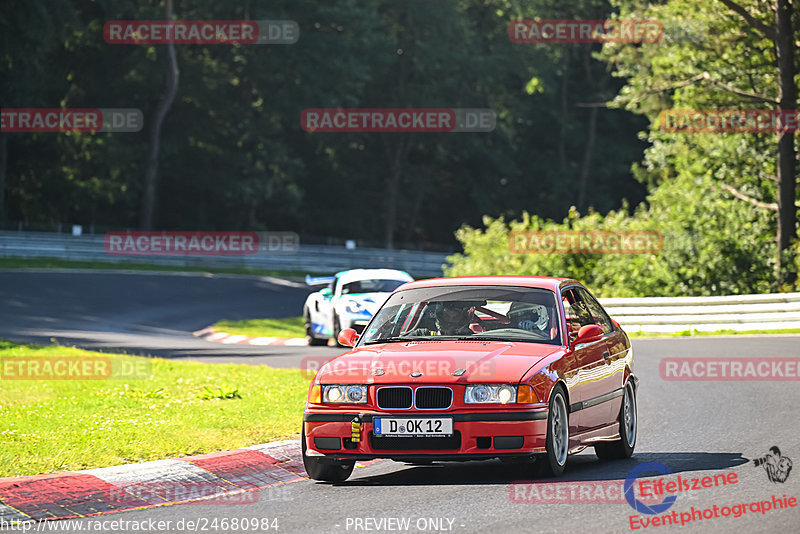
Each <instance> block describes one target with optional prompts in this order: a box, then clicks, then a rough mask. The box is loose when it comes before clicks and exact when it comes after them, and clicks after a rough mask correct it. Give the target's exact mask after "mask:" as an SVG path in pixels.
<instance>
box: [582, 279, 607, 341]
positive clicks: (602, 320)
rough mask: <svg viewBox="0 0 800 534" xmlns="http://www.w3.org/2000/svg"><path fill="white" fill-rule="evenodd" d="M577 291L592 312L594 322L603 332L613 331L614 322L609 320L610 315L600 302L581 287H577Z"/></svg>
mask: <svg viewBox="0 0 800 534" xmlns="http://www.w3.org/2000/svg"><path fill="white" fill-rule="evenodd" d="M578 293H579V294H580V296H581V297H582V300H583V301H584V302H585V303H586V307H587V308H588V309H589V313H591V314H592V321H593V322H594V323H595V324H599V325H600V326H601V327H602V328H603V333H604V334H609V333H611V332H613V331H614V324H613V323H612V322H611V317H609V316H608V314H607V313H606V312H605V310H604V309H603V307H602V306H601V305H600V303H599V302H597V300H595V298H594V297H593V296H591V295H590V294H589V292H588V291H586V290H585V289H583V288H579V289H578Z"/></svg>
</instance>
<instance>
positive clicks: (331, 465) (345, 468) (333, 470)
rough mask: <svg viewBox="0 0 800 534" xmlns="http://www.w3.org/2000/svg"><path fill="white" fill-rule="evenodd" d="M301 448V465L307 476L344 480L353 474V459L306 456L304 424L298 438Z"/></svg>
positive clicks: (327, 480) (326, 480)
mask: <svg viewBox="0 0 800 534" xmlns="http://www.w3.org/2000/svg"><path fill="white" fill-rule="evenodd" d="M300 442H301V446H302V449H303V466H304V467H305V468H306V473H308V476H309V478H311V479H312V480H321V481H323V482H344V481H345V480H347V479H348V478H350V475H351V474H353V468H354V467H355V466H356V462H355V460H332V459H330V458H325V457H324V456H307V455H306V451H307V450H308V448H307V447H306V425H305V424H303V434H302V438H301V440H300Z"/></svg>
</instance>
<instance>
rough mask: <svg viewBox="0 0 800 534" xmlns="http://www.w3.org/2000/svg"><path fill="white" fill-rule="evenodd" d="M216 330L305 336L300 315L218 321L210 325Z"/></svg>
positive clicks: (259, 335) (243, 333) (250, 333)
mask: <svg viewBox="0 0 800 534" xmlns="http://www.w3.org/2000/svg"><path fill="white" fill-rule="evenodd" d="M211 328H213V329H214V330H216V331H217V332H225V333H226V334H234V335H239V336H250V337H305V336H306V330H305V327H304V326H303V318H302V317H287V318H285V319H248V320H246V321H224V320H223V321H220V322H218V323H217V324H215V325H214V326H212V327H211Z"/></svg>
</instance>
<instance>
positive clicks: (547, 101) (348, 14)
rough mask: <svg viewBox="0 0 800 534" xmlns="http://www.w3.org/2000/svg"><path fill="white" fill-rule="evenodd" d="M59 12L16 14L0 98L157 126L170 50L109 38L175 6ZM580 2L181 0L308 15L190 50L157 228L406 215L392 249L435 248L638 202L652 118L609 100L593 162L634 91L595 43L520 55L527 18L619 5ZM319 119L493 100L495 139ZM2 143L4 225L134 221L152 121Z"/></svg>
mask: <svg viewBox="0 0 800 534" xmlns="http://www.w3.org/2000/svg"><path fill="white" fill-rule="evenodd" d="M47 4H48V5H47V8H45V7H43V6H42V5H40V3H38V2H27V1H22V0H11V1H10V2H6V3H5V4H4V7H3V10H2V13H0V35H2V36H3V38H2V39H3V41H2V43H3V44H2V47H1V48H0V60H1V61H0V77H2V79H3V81H4V82H3V84H2V87H0V104H2V106H3V107H59V106H62V105H63V106H65V107H120V108H121V107H132V108H140V109H142V110H143V112H144V114H145V122H146V124H147V123H148V121H149V120H150V119H151V118H152V115H153V112H154V109H155V108H156V105H157V103H158V101H159V98H160V97H161V95H162V94H163V92H164V90H165V75H164V69H165V65H166V57H165V55H166V48H165V46H163V45H110V44H107V43H106V42H105V41H104V40H103V36H102V28H103V24H104V22H105V21H108V20H117V19H158V18H162V17H163V8H162V2H161V1H160V0H149V1H144V2H142V1H133V0H114V1H109V2H87V1H79V0H56V1H54V2H48V3H47ZM571 4H572V5H571V7H566V6H563V5H562V2H558V1H554V0H548V1H545V0H537V1H533V2H532V1H529V0H524V1H523V0H513V1H496V0H451V1H442V2H440V1H436V2H430V1H428V0H408V1H403V2H391V1H387V0H372V1H370V2H357V1H353V0H345V1H339V2H335V3H334V2H324V1H321V0H278V1H270V2H267V1H255V0H254V1H250V2H231V3H228V2H212V1H210V0H197V1H193V2H176V3H175V16H176V17H177V18H179V19H212V20H213V19H217V20H219V19H242V18H248V19H253V20H264V19H272V20H275V19H291V20H296V21H297V22H298V24H299V26H300V39H299V41H298V42H297V43H296V44H294V45H291V46H282V45H274V46H253V45H207V46H201V45H180V46H176V50H177V54H178V66H179V68H180V83H179V88H178V95H177V98H176V100H175V102H174V103H173V105H172V107H171V109H170V111H169V112H168V114H167V117H166V121H165V123H164V129H163V132H162V142H161V155H160V165H159V189H158V202H157V206H156V227H157V228H163V229H226V230H234V229H248V230H259V229H262V230H263V229H269V230H292V231H296V232H298V233H300V234H301V235H306V236H307V235H319V236H334V237H340V238H356V239H360V240H362V242H370V241H371V242H373V243H380V244H382V243H385V242H387V237H388V236H387V226H388V222H387V220H386V219H387V218H386V216H385V214H386V213H387V212H388V211H389V210H388V206H389V205H390V204H394V205H395V206H396V216H395V219H396V220H395V221H394V223H393V224H392V225H391V237H392V239H393V240H394V241H395V243H396V244H408V245H410V246H423V245H425V244H436V243H438V244H448V243H450V244H455V242H454V240H453V232H454V231H455V230H456V229H457V228H458V227H459V226H461V224H462V223H470V224H473V225H475V224H478V223H479V222H480V220H481V215H482V214H484V213H487V214H494V215H504V216H506V217H515V216H519V214H520V213H521V212H522V211H523V210H529V211H531V212H536V213H538V214H540V215H542V216H546V217H562V216H563V215H564V214H565V213H566V212H567V210H568V209H569V206H570V205H572V204H576V205H577V206H578V207H579V208H581V209H585V208H587V207H588V206H589V204H592V205H593V206H594V207H595V208H596V209H598V210H600V211H603V212H605V211H608V210H610V209H613V208H615V207H618V206H619V205H620V202H621V199H623V198H627V199H629V200H630V202H631V203H632V204H633V205H635V204H637V203H638V202H640V201H641V200H642V199H643V198H644V194H645V187H644V186H643V185H642V184H640V183H638V182H637V181H636V180H635V179H634V178H633V176H632V173H631V172H630V165H631V164H632V163H633V162H635V161H638V160H639V159H640V158H641V151H642V149H643V148H644V146H645V144H644V143H643V141H641V140H639V139H637V137H636V131H637V130H639V129H641V128H642V127H643V126H644V124H645V122H644V121H643V120H642V119H641V118H640V117H637V116H635V115H634V114H632V113H629V112H626V111H624V110H611V109H597V108H595V109H596V111H595V113H597V124H596V131H595V134H596V139H597V141H596V143H595V145H594V148H593V150H591V151H587V150H586V148H587V135H588V134H589V128H588V125H589V119H590V116H591V114H592V111H591V108H588V107H584V105H585V104H587V103H597V102H604V101H607V100H609V99H610V98H612V97H613V95H614V94H615V93H616V91H617V89H619V88H620V87H621V83H622V82H621V81H620V80H616V79H614V78H613V77H612V76H611V73H610V72H608V70H607V68H606V66H605V65H604V64H603V63H601V62H599V61H596V60H593V59H592V58H591V53H592V51H593V50H596V49H597V47H596V46H595V47H594V48H592V47H591V46H583V45H581V46H566V47H562V46H556V47H554V46H552V45H545V44H539V45H528V44H516V43H512V42H511V41H510V40H509V38H508V35H507V27H508V23H509V21H511V20H513V19H515V18H531V17H533V16H534V15H536V16H543V17H550V18H570V17H582V18H600V17H603V16H605V15H607V14H608V13H609V12H610V7H609V5H608V2H607V1H605V0H591V1H587V0H581V2H578V3H571ZM319 107H449V108H458V107H468V108H485V107H490V108H492V109H493V110H494V111H495V112H496V114H497V128H496V130H495V131H494V132H492V133H469V134H464V133H462V134H435V133H416V134H375V133H370V134H363V133H362V134H358V133H352V134H342V133H339V134H320V133H317V134H312V133H306V132H304V131H302V130H301V129H300V120H299V119H300V113H301V111H302V110H303V109H307V108H319ZM3 135H5V136H6V137H7V143H8V162H7V165H6V168H7V178H6V187H5V190H6V198H5V202H4V204H3V206H2V208H4V209H0V212H1V213H2V214H4V215H0V218H2V220H4V221H5V222H6V224H7V225H12V224H13V223H15V222H16V221H23V222H24V223H26V224H30V225H32V226H33V225H34V224H35V223H59V222H62V223H65V224H73V223H76V224H83V225H84V226H86V227H88V226H89V225H94V227H95V228H96V229H97V230H98V231H100V230H102V229H104V228H109V227H117V228H120V227H122V228H126V227H129V228H135V227H137V225H138V223H139V214H140V210H141V201H142V183H143V178H144V161H145V157H146V150H147V144H148V131H147V128H145V129H144V130H142V131H141V132H139V133H116V134H103V133H100V134H94V135H92V134H52V133H48V134H14V133H11V134H3ZM398 154H399V155H401V156H402V157H398V156H397V155H398ZM589 180H591V182H590V183H589ZM393 181H394V185H392V184H393ZM393 188H394V189H393ZM581 188H582V190H583V193H580V191H581ZM393 190H396V193H395V194H393V193H392V191H393ZM581 195H582V197H581ZM0 222H2V221H0Z"/></svg>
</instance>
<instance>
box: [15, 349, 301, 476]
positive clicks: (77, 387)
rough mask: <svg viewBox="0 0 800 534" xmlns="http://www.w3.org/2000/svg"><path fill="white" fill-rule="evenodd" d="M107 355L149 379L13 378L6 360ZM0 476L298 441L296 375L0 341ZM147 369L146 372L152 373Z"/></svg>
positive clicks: (298, 389)
mask: <svg viewBox="0 0 800 534" xmlns="http://www.w3.org/2000/svg"><path fill="white" fill-rule="evenodd" d="M15 357H17V358H19V357H25V358H46V357H51V358H54V357H56V358H65V357H67V358H68V357H81V358H109V359H110V360H111V365H112V367H114V368H117V366H119V365H123V364H129V365H130V364H131V363H133V362H138V363H140V364H142V363H144V364H145V365H147V364H149V365H151V368H150V371H151V373H152V376H151V377H150V378H140V379H128V380H124V379H120V378H116V379H105V380H11V379H8V378H7V377H8V376H9V374H8V371H7V368H6V367H5V366H6V365H8V363H7V362H8V361H9V359H10V360H11V361H13V358H15ZM0 365H3V367H2V368H0V369H3V375H2V378H0V380H2V382H0V476H2V477H6V476H21V475H33V474H41V473H53V472H59V471H67V470H77V469H87V468H92V467H104V466H110V465H118V464H124V463H130V462H143V461H148V460H157V459H163V458H176V457H181V456H186V455H192V454H203V453H208V452H214V451H220V450H227V449H233V448H237V447H244V446H247V445H254V444H257V443H265V442H268V441H273V440H277V439H287V438H297V437H299V432H300V427H301V421H302V413H303V404H304V402H305V397H306V393H307V391H308V381H307V380H306V379H304V378H303V377H302V375H301V372H300V371H299V370H294V369H272V368H269V367H265V366H248V365H239V364H205V363H198V362H186V361H173V360H165V359H157V358H152V359H150V358H148V359H144V358H140V357H135V356H127V355H119V354H100V353H96V352H88V351H83V350H79V349H75V348H67V347H59V346H47V347H41V346H31V345H29V346H21V345H16V344H13V343H9V342H6V341H0ZM149 374H150V373H149V372H148V373H146V375H149Z"/></svg>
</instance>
